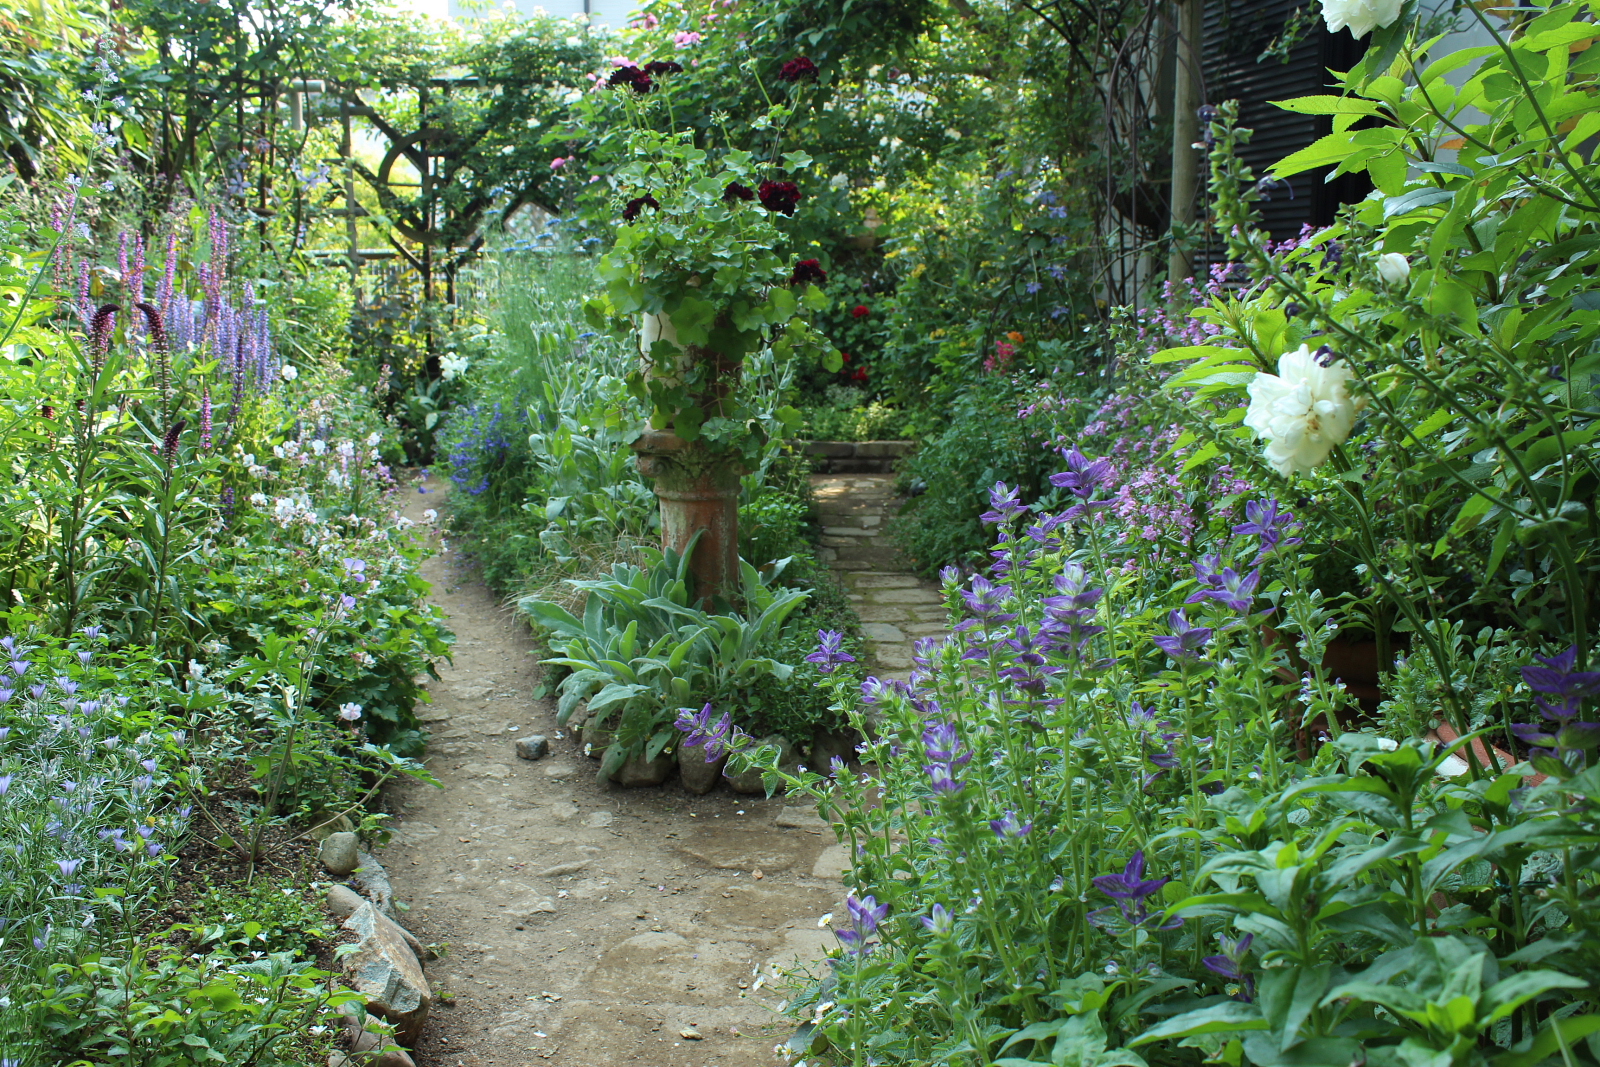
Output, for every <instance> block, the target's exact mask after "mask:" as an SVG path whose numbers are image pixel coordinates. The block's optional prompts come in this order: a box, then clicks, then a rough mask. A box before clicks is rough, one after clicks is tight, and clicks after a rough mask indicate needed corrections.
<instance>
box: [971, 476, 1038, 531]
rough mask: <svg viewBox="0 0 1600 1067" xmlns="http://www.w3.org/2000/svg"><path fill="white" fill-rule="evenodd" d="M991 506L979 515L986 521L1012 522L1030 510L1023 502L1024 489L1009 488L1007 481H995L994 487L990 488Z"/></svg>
mask: <svg viewBox="0 0 1600 1067" xmlns="http://www.w3.org/2000/svg"><path fill="white" fill-rule="evenodd" d="M989 508H990V510H988V511H986V512H984V513H983V514H982V515H979V516H978V518H979V519H981V520H982V521H984V522H986V523H997V522H1010V521H1011V520H1012V519H1014V518H1016V517H1017V516H1018V515H1023V514H1026V513H1027V511H1028V508H1027V505H1025V504H1024V503H1023V502H1022V491H1021V490H1020V489H1010V488H1007V487H1006V483H1005V482H995V483H994V488H992V489H990V490H989Z"/></svg>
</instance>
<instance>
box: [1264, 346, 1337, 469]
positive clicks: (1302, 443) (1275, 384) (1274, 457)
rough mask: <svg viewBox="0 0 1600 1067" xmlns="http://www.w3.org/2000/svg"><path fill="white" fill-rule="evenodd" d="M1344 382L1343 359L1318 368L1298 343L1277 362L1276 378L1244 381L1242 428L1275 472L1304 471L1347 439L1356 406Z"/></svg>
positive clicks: (1269, 377)
mask: <svg viewBox="0 0 1600 1067" xmlns="http://www.w3.org/2000/svg"><path fill="white" fill-rule="evenodd" d="M1349 379H1350V368H1349V366H1348V365H1347V364H1346V363H1345V362H1344V360H1342V359H1341V360H1333V361H1332V362H1331V363H1329V364H1328V365H1327V366H1324V365H1323V364H1322V363H1321V362H1320V361H1319V360H1318V358H1317V356H1316V354H1315V353H1313V352H1312V351H1311V346H1310V345H1301V346H1300V347H1299V348H1297V349H1296V350H1295V351H1293V352H1285V353H1284V355H1283V357H1282V358H1281V359H1279V360H1278V373H1277V374H1257V375H1256V376H1255V377H1254V378H1252V379H1251V380H1250V387H1249V393H1250V410H1249V411H1248V412H1246V413H1245V417H1244V424H1245V425H1246V426H1248V427H1250V428H1251V429H1252V430H1254V431H1255V432H1256V433H1257V434H1259V435H1260V437H1261V439H1262V440H1264V441H1266V443H1267V448H1266V457H1267V462H1268V463H1270V464H1272V468H1273V469H1274V470H1276V471H1277V472H1278V473H1279V474H1281V475H1283V476H1284V477H1285V478H1288V477H1290V476H1291V475H1293V474H1294V473H1295V472H1297V471H1298V472H1300V473H1302V474H1308V473H1310V472H1311V470H1312V468H1314V467H1316V466H1317V465H1318V464H1320V463H1322V462H1323V461H1324V460H1326V459H1327V458H1328V453H1330V452H1332V451H1333V446H1334V445H1337V444H1342V443H1343V442H1344V440H1345V439H1346V438H1348V437H1349V436H1350V430H1351V429H1352V428H1353V427H1354V426H1355V424H1356V413H1357V411H1358V410H1359V405H1357V404H1356V403H1355V402H1354V401H1353V400H1352V399H1351V397H1350V393H1349V390H1348V389H1346V388H1345V383H1346V382H1347V381H1349Z"/></svg>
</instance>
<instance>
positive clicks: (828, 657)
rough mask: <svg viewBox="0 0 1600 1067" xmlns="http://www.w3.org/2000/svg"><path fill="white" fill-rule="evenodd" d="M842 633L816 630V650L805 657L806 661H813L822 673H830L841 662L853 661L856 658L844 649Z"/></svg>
mask: <svg viewBox="0 0 1600 1067" xmlns="http://www.w3.org/2000/svg"><path fill="white" fill-rule="evenodd" d="M843 645H844V634H842V633H840V632H839V631H838V630H818V631H817V650H816V651H815V652H813V653H811V655H809V656H807V657H806V662H807V663H815V664H816V665H817V670H819V671H821V672H822V673H823V674H832V673H833V672H834V671H835V670H836V669H837V668H838V666H839V664H841V663H854V662H855V661H856V658H855V657H854V656H852V655H851V654H850V653H848V652H846V651H844V649H843Z"/></svg>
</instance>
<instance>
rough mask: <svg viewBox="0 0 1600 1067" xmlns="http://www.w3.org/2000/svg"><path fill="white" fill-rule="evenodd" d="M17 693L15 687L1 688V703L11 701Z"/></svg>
mask: <svg viewBox="0 0 1600 1067" xmlns="http://www.w3.org/2000/svg"><path fill="white" fill-rule="evenodd" d="M16 695H17V691H16V690H15V689H0V704H9V703H11V698H12V697H14V696H16Z"/></svg>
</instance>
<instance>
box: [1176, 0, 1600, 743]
mask: <svg viewBox="0 0 1600 1067" xmlns="http://www.w3.org/2000/svg"><path fill="white" fill-rule="evenodd" d="M1464 10H1465V11H1466V12H1467V14H1466V16H1465V17H1467V18H1469V19H1472V20H1475V21H1476V22H1477V23H1478V25H1479V26H1480V28H1481V29H1482V30H1483V31H1484V32H1485V33H1486V34H1487V36H1488V37H1489V38H1490V40H1492V42H1493V43H1492V44H1489V45H1485V46H1483V47H1479V48H1472V49H1465V50H1462V51H1458V52H1454V53H1449V54H1441V53H1440V52H1439V50H1438V46H1439V41H1440V38H1438V37H1432V38H1427V37H1424V36H1423V33H1422V30H1421V27H1420V25H1419V23H1418V22H1417V16H1416V15H1415V13H1414V12H1412V11H1411V9H1410V8H1407V9H1406V11H1405V12H1404V13H1403V14H1402V15H1401V16H1397V18H1396V20H1395V22H1394V23H1393V24H1392V25H1391V26H1390V27H1389V29H1388V30H1385V31H1384V32H1383V34H1382V35H1381V36H1380V38H1378V39H1375V41H1374V44H1373V46H1372V47H1371V48H1369V51H1368V54H1367V57H1366V58H1365V59H1363V60H1362V62H1361V63H1359V64H1357V65H1356V67H1355V68H1354V69H1352V70H1351V71H1350V72H1349V73H1348V74H1345V75H1343V76H1339V77H1338V79H1337V83H1336V85H1335V89H1336V90H1337V92H1336V93H1331V94H1328V95H1322V96H1312V97H1305V98H1301V99H1298V100H1290V101H1285V102H1283V103H1281V104H1280V106H1282V107H1284V108H1286V109H1288V110H1291V111H1297V112H1301V113H1309V114H1322V115H1330V116H1332V119H1333V132H1332V133H1330V134H1329V135H1328V136H1326V137H1323V138H1322V139H1321V140H1319V141H1317V142H1316V143H1314V144H1312V145H1310V146H1309V147H1307V148H1305V149H1303V150H1301V151H1299V152H1296V153H1294V154H1293V155H1291V156H1289V157H1287V158H1285V159H1283V160H1281V161H1279V162H1278V163H1277V164H1275V165H1274V166H1273V167H1272V168H1271V170H1270V173H1269V174H1268V175H1267V176H1266V177H1264V178H1262V179H1261V180H1260V181H1257V180H1256V176H1255V175H1254V174H1252V173H1250V172H1249V170H1248V169H1247V168H1245V167H1243V166H1242V165H1241V164H1240V162H1239V160H1238V156H1237V152H1236V148H1237V146H1238V144H1239V143H1241V142H1242V141H1244V140H1246V139H1247V138H1248V137H1249V133H1250V131H1248V130H1239V129H1236V128H1234V126H1233V124H1232V117H1233V114H1234V112H1233V109H1232V108H1231V106H1227V105H1225V106H1224V107H1222V108H1221V109H1219V111H1218V113H1217V114H1216V115H1215V119H1216V121H1215V122H1213V123H1211V125H1210V129H1209V131H1208V133H1207V138H1208V141H1210V142H1211V143H1212V144H1213V145H1214V147H1213V149H1212V152H1211V170H1212V193H1213V196H1214V198H1215V205H1214V224H1215V230H1216V232H1217V233H1219V234H1223V235H1226V242H1227V249H1228V255H1229V258H1230V260H1232V261H1233V265H1232V266H1233V269H1234V272H1235V273H1234V279H1235V281H1236V283H1237V282H1238V281H1239V279H1241V278H1242V284H1236V285H1235V286H1234V287H1232V288H1230V289H1227V290H1224V291H1223V292H1221V293H1219V294H1218V295H1216V296H1215V297H1214V298H1213V299H1212V300H1211V301H1210V303H1209V305H1208V306H1205V307H1202V308H1199V309H1198V310H1196V311H1195V313H1194V314H1195V317H1196V318H1198V319H1200V320H1202V321H1203V322H1204V323H1205V324H1206V327H1207V329H1208V330H1211V331H1214V333H1213V334H1212V336H1210V338H1209V339H1208V340H1207V341H1206V343H1205V344H1202V345H1197V346H1186V347H1181V348H1175V349H1170V350H1167V351H1165V352H1161V353H1159V354H1157V355H1156V356H1155V357H1153V361H1154V362H1156V363H1158V364H1187V365H1186V366H1183V367H1180V368H1179V369H1178V370H1177V372H1176V373H1174V374H1172V375H1171V376H1170V377H1169V378H1168V379H1167V384H1168V385H1169V386H1170V387H1171V388H1173V389H1174V390H1178V391H1181V392H1183V393H1184V394H1186V395H1189V396H1192V397H1193V398H1194V401H1195V410H1196V411H1197V412H1198V411H1200V410H1202V409H1204V410H1206V411H1207V413H1208V414H1210V415H1212V416H1213V417H1209V418H1203V419H1195V420H1194V421H1193V422H1192V432H1191V433H1190V434H1189V435H1187V436H1186V438H1185V440H1184V441H1183V442H1182V444H1183V445H1185V446H1188V445H1197V446H1198V447H1196V448H1195V450H1194V451H1193V453H1192V455H1191V457H1190V459H1189V463H1190V465H1191V466H1199V465H1201V464H1204V463H1207V462H1208V461H1212V460H1214V459H1216V458H1217V457H1226V458H1227V459H1228V460H1229V461H1230V462H1233V463H1235V464H1245V465H1253V466H1254V469H1256V470H1258V471H1260V480H1261V481H1262V482H1264V483H1270V482H1272V481H1274V480H1277V479H1286V480H1288V481H1289V482H1290V483H1291V484H1292V486H1293V491H1294V492H1296V493H1297V494H1298V495H1300V496H1301V497H1302V500H1303V503H1304V504H1306V505H1310V511H1309V512H1308V513H1313V512H1314V513H1319V514H1321V515H1322V517H1323V521H1322V523H1321V526H1322V530H1321V538H1320V540H1321V541H1322V542H1323V543H1324V544H1325V545H1326V547H1327V550H1328V551H1330V552H1334V553H1339V554H1343V555H1344V556H1345V557H1346V558H1347V559H1348V560H1349V562H1350V563H1351V565H1353V566H1354V568H1355V570H1356V571H1357V573H1358V574H1360V575H1361V576H1362V581H1363V582H1364V583H1365V584H1366V586H1367V589H1368V591H1369V593H1370V594H1371V600H1370V602H1369V603H1368V605H1367V610H1368V611H1369V612H1370V615H1371V618H1370V620H1369V621H1370V622H1371V624H1372V628H1373V629H1374V631H1376V632H1377V634H1378V640H1379V642H1380V652H1386V651H1387V648H1386V647H1385V646H1386V644H1387V641H1388V635H1389V634H1390V633H1392V632H1395V631H1398V632H1399V635H1400V636H1399V637H1398V638H1397V640H1398V642H1399V643H1404V642H1407V641H1409V642H1410V643H1411V645H1412V648H1413V651H1416V652H1422V651H1424V650H1425V651H1426V652H1427V656H1426V657H1425V658H1426V660H1427V661H1429V662H1431V664H1432V669H1433V670H1434V671H1435V672H1436V673H1437V675H1438V679H1439V687H1440V689H1441V690H1442V692H1443V694H1444V695H1443V701H1442V703H1443V712H1442V714H1441V716H1440V717H1442V718H1445V719H1447V720H1450V721H1451V722H1453V723H1454V724H1455V725H1456V726H1457V728H1459V729H1462V730H1465V729H1467V728H1469V727H1471V726H1474V725H1480V724H1481V722H1482V721H1483V720H1484V718H1485V716H1488V717H1489V718H1496V717H1499V718H1505V717H1506V715H1505V709H1504V708H1503V707H1501V708H1499V709H1496V708H1494V707H1490V708H1487V709H1485V707H1484V706H1483V702H1482V701H1478V702H1476V703H1475V702H1474V701H1473V700H1471V699H1469V697H1468V694H1466V693H1465V692H1463V690H1462V683H1461V681H1460V679H1459V678H1458V677H1456V672H1455V669H1454V668H1453V667H1452V666H1451V665H1450V664H1451V663H1452V661H1453V660H1452V656H1453V654H1452V652H1451V649H1450V647H1448V646H1450V645H1451V644H1452V641H1453V640H1454V638H1450V637H1448V636H1446V635H1447V634H1455V635H1456V636H1457V637H1459V635H1460V634H1461V633H1463V632H1465V633H1476V632H1478V631H1479V630H1480V629H1481V628H1484V627H1488V629H1487V630H1485V631H1484V632H1485V638H1484V639H1485V640H1487V641H1489V642H1491V643H1504V642H1506V641H1510V640H1522V641H1527V642H1529V643H1531V644H1533V645H1534V646H1535V647H1538V646H1541V645H1542V646H1544V648H1545V650H1546V652H1547V653H1555V652H1561V651H1564V650H1565V649H1567V648H1568V647H1569V646H1572V647H1576V648H1577V649H1578V653H1579V657H1580V658H1579V663H1580V664H1582V663H1584V662H1587V661H1588V660H1589V656H1590V647H1591V641H1592V635H1593V625H1594V622H1593V619H1592V618H1591V613H1592V607H1591V605H1592V604H1593V602H1594V595H1595V592H1596V583H1597V579H1600V574H1597V560H1596V551H1595V549H1596V545H1597V544H1600V519H1597V516H1596V511H1595V494H1596V491H1597V489H1600V467H1597V466H1596V463H1595V450H1594V444H1593V442H1594V438H1595V435H1596V433H1597V432H1600V419H1597V416H1600V404H1597V402H1596V394H1595V389H1594V384H1595V382H1596V381H1597V380H1600V379H1597V378H1596V377H1595V376H1596V375H1597V374H1600V350H1597V347H1596V345H1597V341H1600V284H1597V282H1596V281H1595V278H1594V275H1595V267H1596V266H1597V265H1600V228H1597V219H1600V179H1597V178H1596V176H1595V171H1594V168H1593V165H1592V155H1593V152H1594V147H1593V137H1594V135H1595V134H1596V133H1597V132H1600V107H1597V105H1596V97H1595V90H1596V88H1597V87H1600V48H1593V47H1591V45H1592V44H1593V43H1594V41H1595V40H1596V37H1597V34H1596V29H1595V25H1594V23H1593V21H1591V20H1592V19H1593V17H1594V6H1593V5H1592V4H1583V3H1561V2H1550V0H1545V2H1541V3H1536V4H1534V5H1533V6H1530V7H1526V8H1517V9H1515V10H1514V11H1513V10H1511V9H1505V10H1500V11H1489V12H1485V11H1479V10H1477V9H1476V8H1471V7H1469V8H1466V9H1464ZM1363 120H1364V121H1363ZM1358 121H1359V122H1361V123H1362V125H1361V128H1357V124H1358ZM1328 165H1332V166H1333V168H1334V174H1339V173H1346V172H1364V173H1365V174H1366V175H1367V176H1368V177H1370V179H1371V181H1372V184H1373V185H1374V187H1375V189H1374V192H1373V193H1372V194H1370V195H1369V196H1368V197H1367V198H1366V199H1365V200H1363V201H1362V202H1360V203H1358V204H1355V205H1351V206H1350V207H1348V208H1346V209H1345V210H1344V211H1343V212H1342V213H1341V215H1340V217H1339V219H1338V221H1337V222H1336V223H1335V224H1334V225H1332V226H1329V227H1327V228H1325V229H1322V230H1319V231H1316V232H1310V231H1307V232H1305V233H1302V234H1301V235H1300V237H1299V239H1297V240H1292V241H1288V242H1281V243H1280V242H1274V241H1271V240H1270V239H1269V238H1268V235H1266V234H1265V233H1263V232H1262V230H1261V228H1260V216H1259V214H1258V213H1257V212H1256V210H1255V207H1254V203H1255V201H1256V200H1258V199H1259V198H1260V197H1261V196H1262V195H1263V194H1264V193H1265V192H1267V191H1268V190H1270V189H1271V188H1273V187H1274V186H1277V185H1279V184H1281V183H1282V182H1285V181H1289V182H1293V181H1295V180H1296V179H1297V178H1298V180H1300V181H1304V178H1303V177H1300V176H1302V175H1304V174H1305V172H1307V171H1308V170H1311V169H1312V168H1316V167H1323V166H1328ZM1269 471H1270V472H1271V473H1268V472H1269ZM1281 491H1283V490H1280V492H1281ZM1490 634H1493V636H1492V637H1491V636H1488V635H1490ZM1469 644H1470V642H1469ZM1490 704H1491V705H1492V704H1493V701H1491V702H1490Z"/></svg>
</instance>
